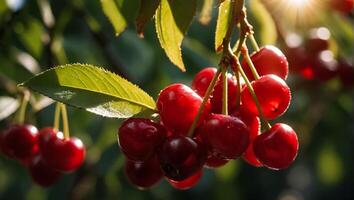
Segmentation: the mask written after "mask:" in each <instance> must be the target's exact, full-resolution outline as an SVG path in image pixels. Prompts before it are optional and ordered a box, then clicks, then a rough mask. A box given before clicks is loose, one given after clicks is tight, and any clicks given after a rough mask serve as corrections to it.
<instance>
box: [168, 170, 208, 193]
mask: <svg viewBox="0 0 354 200" xmlns="http://www.w3.org/2000/svg"><path fill="white" fill-rule="evenodd" d="M202 175H203V171H198V172H196V173H195V174H193V175H192V176H190V177H188V178H186V179H184V180H182V181H174V180H170V179H167V181H168V183H170V185H172V187H174V188H175V189H177V190H188V189H190V188H192V187H194V186H195V185H197V183H198V182H199V180H200V178H201V177H202Z"/></svg>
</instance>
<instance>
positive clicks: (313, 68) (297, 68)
mask: <svg viewBox="0 0 354 200" xmlns="http://www.w3.org/2000/svg"><path fill="white" fill-rule="evenodd" d="M330 35H331V34H330V32H329V30H328V29H327V28H325V27H319V28H314V29H311V30H310V31H309V34H308V37H307V38H306V40H305V41H304V43H302V41H301V39H300V37H299V36H297V35H295V34H291V35H289V36H288V37H287V41H286V42H287V47H286V48H285V54H286V55H287V57H288V58H289V64H290V66H291V69H292V70H294V72H297V73H299V74H300V75H301V76H303V77H304V78H306V79H309V80H318V81H322V82H325V81H329V80H331V79H333V78H335V77H339V80H340V81H341V83H342V85H343V86H344V87H353V86H354V79H353V77H354V66H353V65H351V64H349V63H348V62H347V61H346V60H345V59H343V58H339V59H338V60H337V59H335V57H334V55H333V52H332V51H331V50H330V49H329V46H330V45H329V44H330V42H329V39H330Z"/></svg>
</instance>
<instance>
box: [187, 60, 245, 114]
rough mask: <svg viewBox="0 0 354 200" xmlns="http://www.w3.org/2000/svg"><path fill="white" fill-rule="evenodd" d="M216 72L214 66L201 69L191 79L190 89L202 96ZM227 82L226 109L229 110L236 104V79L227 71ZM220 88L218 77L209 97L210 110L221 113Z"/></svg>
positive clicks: (220, 80)
mask: <svg viewBox="0 0 354 200" xmlns="http://www.w3.org/2000/svg"><path fill="white" fill-rule="evenodd" d="M215 74H216V68H213V67H208V68H205V69H203V70H201V71H200V72H199V73H198V74H197V75H196V76H195V77H194V79H193V82H192V89H193V90H194V91H196V92H197V93H198V94H199V95H200V96H201V97H204V95H205V92H206V91H207V89H208V86H209V84H210V82H211V81H212V79H213V77H214V75H215ZM227 84H228V109H229V111H231V110H232V109H233V108H235V107H236V105H237V96H238V95H239V94H238V89H237V81H236V79H235V78H234V77H233V76H232V75H231V74H229V73H227ZM222 88H223V81H222V78H221V77H219V80H218V82H217V83H216V85H215V87H214V91H213V92H212V94H211V97H210V103H211V111H212V112H213V113H221V109H222Z"/></svg>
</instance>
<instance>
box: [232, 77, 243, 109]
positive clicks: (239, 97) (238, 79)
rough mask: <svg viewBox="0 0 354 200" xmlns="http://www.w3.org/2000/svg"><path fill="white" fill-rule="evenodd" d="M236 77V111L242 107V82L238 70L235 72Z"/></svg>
mask: <svg viewBox="0 0 354 200" xmlns="http://www.w3.org/2000/svg"><path fill="white" fill-rule="evenodd" d="M233 75H234V77H236V83H237V94H238V95H237V99H236V109H238V108H239V107H240V105H241V90H242V87H241V80H240V74H239V73H238V70H236V72H235V71H233Z"/></svg>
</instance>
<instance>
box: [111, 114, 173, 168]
mask: <svg viewBox="0 0 354 200" xmlns="http://www.w3.org/2000/svg"><path fill="white" fill-rule="evenodd" d="M166 135H167V133H166V130H165V128H164V127H163V126H162V125H160V124H158V123H155V122H153V121H152V120H149V119H142V118H130V119H128V120H126V121H124V122H123V124H122V125H121V127H120V128H119V132H118V138H119V140H118V142H119V146H120V148H121V150H122V152H123V153H124V155H125V156H126V157H127V158H128V159H130V160H134V161H145V160H147V159H149V158H150V157H151V156H152V155H153V154H154V153H155V149H156V148H157V147H158V146H159V145H160V144H161V143H162V142H163V140H164V139H165V137H166Z"/></svg>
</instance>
